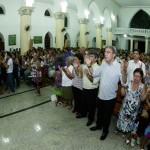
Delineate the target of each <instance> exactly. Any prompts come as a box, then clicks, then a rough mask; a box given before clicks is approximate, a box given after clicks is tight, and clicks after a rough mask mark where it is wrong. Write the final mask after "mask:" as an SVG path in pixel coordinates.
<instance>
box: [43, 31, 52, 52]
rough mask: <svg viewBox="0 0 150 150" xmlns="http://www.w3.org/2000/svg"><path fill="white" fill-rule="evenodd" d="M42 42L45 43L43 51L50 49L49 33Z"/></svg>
mask: <svg viewBox="0 0 150 150" xmlns="http://www.w3.org/2000/svg"><path fill="white" fill-rule="evenodd" d="M44 41H45V49H50V47H51V44H50V34H49V32H47V33H46V35H45V40H44Z"/></svg>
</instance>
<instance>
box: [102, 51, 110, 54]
mask: <svg viewBox="0 0 150 150" xmlns="http://www.w3.org/2000/svg"><path fill="white" fill-rule="evenodd" d="M104 53H106V54H110V53H112V52H111V51H105V52H104Z"/></svg>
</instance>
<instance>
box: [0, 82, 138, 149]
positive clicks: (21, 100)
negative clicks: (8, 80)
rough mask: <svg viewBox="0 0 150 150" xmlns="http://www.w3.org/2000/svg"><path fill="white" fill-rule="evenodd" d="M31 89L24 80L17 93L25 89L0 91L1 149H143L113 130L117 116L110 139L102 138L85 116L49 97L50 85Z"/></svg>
mask: <svg viewBox="0 0 150 150" xmlns="http://www.w3.org/2000/svg"><path fill="white" fill-rule="evenodd" d="M32 89H33V88H32V87H28V86H26V85H24V84H22V85H21V88H20V89H18V90H17V91H16V93H20V92H23V91H26V92H25V93H21V94H17V95H11V96H10V95H9V94H8V93H5V94H3V95H1V97H0V150H129V149H132V150H138V149H139V150H140V148H139V147H138V146H136V147H134V148H131V147H130V146H129V145H126V144H125V143H124V141H125V139H123V138H122V137H121V135H115V134H114V133H113V130H114V128H115V122H116V117H113V119H112V123H111V128H110V134H109V135H108V137H107V139H106V140H104V141H100V140H99V137H100V135H101V131H94V132H92V131H90V130H89V127H86V126H85V124H86V122H87V119H86V118H84V119H76V118H75V114H73V113H71V111H70V110H68V109H67V108H64V107H63V106H57V107H56V106H55V104H54V102H50V101H49V100H50V95H51V91H52V90H51V87H50V86H47V87H44V88H42V89H41V91H42V95H41V96H38V95H37V94H36V93H35V90H32ZM27 90H30V91H28V92H27ZM5 96H9V97H5ZM44 102H45V103H44ZM38 104H39V105H38ZM33 106H34V107H33ZM26 108H28V109H26Z"/></svg>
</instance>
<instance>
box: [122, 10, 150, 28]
mask: <svg viewBox="0 0 150 150" xmlns="http://www.w3.org/2000/svg"><path fill="white" fill-rule="evenodd" d="M140 9H142V10H144V11H145V12H146V13H148V14H149V15H150V9H149V8H146V7H144V8H142V7H132V8H131V7H123V8H121V9H120V27H126V28H129V26H130V21H131V19H132V18H133V16H134V15H135V14H136V13H137V12H138V11H139V10H140ZM139 21H140V20H139Z"/></svg>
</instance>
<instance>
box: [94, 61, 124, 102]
mask: <svg viewBox="0 0 150 150" xmlns="http://www.w3.org/2000/svg"><path fill="white" fill-rule="evenodd" d="M93 77H100V78H101V80H100V86H99V93H98V97H99V98H100V99H102V100H111V99H114V98H116V95H117V90H118V82H119V80H120V81H121V84H123V83H122V75H121V67H120V64H119V63H118V62H117V60H114V62H113V63H112V64H108V63H107V62H106V61H105V60H104V61H103V62H102V64H101V65H100V66H99V68H98V69H97V70H95V71H94V72H93Z"/></svg>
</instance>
